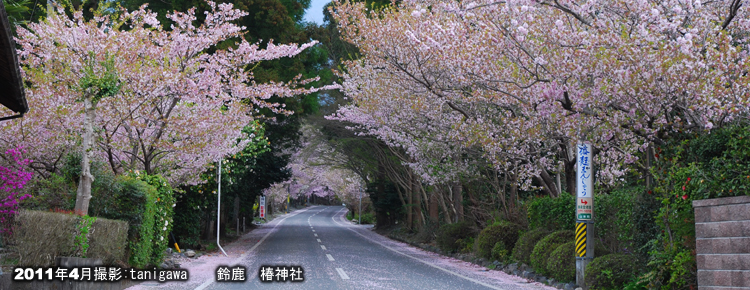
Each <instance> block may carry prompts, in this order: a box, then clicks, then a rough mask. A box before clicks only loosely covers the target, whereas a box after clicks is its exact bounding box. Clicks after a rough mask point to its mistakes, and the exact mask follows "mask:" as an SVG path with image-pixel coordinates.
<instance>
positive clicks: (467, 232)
mask: <svg viewBox="0 0 750 290" xmlns="http://www.w3.org/2000/svg"><path fill="white" fill-rule="evenodd" d="M474 235H475V231H474V230H473V229H472V226H471V224H470V223H469V222H467V221H460V222H457V223H453V224H447V225H443V226H441V227H440V229H439V230H438V234H437V239H436V242H437V244H438V247H440V249H441V250H443V251H444V252H446V253H455V252H457V251H458V250H461V249H462V248H464V247H465V246H466V243H465V242H462V241H467V240H469V238H473V237H474Z"/></svg>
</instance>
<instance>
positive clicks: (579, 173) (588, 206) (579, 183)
mask: <svg viewBox="0 0 750 290" xmlns="http://www.w3.org/2000/svg"><path fill="white" fill-rule="evenodd" d="M592 151H593V147H592V146H591V144H590V143H580V142H579V143H578V144H577V145H576V158H578V159H577V160H576V192H577V198H576V219H578V220H591V219H592V218H593V216H594V170H593V166H592V163H593V158H592Z"/></svg>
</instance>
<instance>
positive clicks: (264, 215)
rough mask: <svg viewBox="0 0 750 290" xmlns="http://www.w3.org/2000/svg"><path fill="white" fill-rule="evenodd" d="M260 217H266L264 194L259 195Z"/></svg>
mask: <svg viewBox="0 0 750 290" xmlns="http://www.w3.org/2000/svg"><path fill="white" fill-rule="evenodd" d="M260 218H262V219H266V196H265V195H261V196H260Z"/></svg>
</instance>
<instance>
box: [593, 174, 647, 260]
mask: <svg viewBox="0 0 750 290" xmlns="http://www.w3.org/2000/svg"><path fill="white" fill-rule="evenodd" d="M645 192H646V189H645V187H642V186H633V187H626V188H618V189H615V190H613V191H612V192H610V193H609V194H597V195H596V196H594V212H595V213H596V236H597V237H599V238H600V240H599V241H601V242H598V243H597V244H602V242H603V243H604V245H603V246H605V247H606V248H607V249H608V251H609V252H615V253H619V252H633V251H634V250H636V249H637V248H639V247H642V246H643V245H642V244H641V245H636V244H635V243H634V240H635V236H636V229H637V228H636V221H637V219H636V217H635V214H636V210H637V209H640V208H638V207H637V205H638V204H637V203H638V200H639V199H640V198H639V197H640V196H641V195H642V194H644V193H645ZM643 214H645V215H647V216H649V217H652V218H653V213H651V212H649V213H643Z"/></svg>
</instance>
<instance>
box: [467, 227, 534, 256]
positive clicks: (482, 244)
mask: <svg viewBox="0 0 750 290" xmlns="http://www.w3.org/2000/svg"><path fill="white" fill-rule="evenodd" d="M522 230H523V228H522V227H521V226H519V225H517V224H513V223H510V222H501V223H499V224H494V225H490V226H488V227H486V228H485V229H484V230H482V231H481V232H480V233H479V236H478V237H477V245H476V246H477V255H479V256H480V257H482V258H486V259H498V260H505V255H503V256H502V257H493V253H492V250H493V248H495V246H496V244H497V243H502V246H501V247H502V249H496V254H500V252H501V251H503V250H505V251H506V253H507V249H513V247H514V246H515V245H516V241H517V240H518V236H519V234H520V232H521V231H522Z"/></svg>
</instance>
